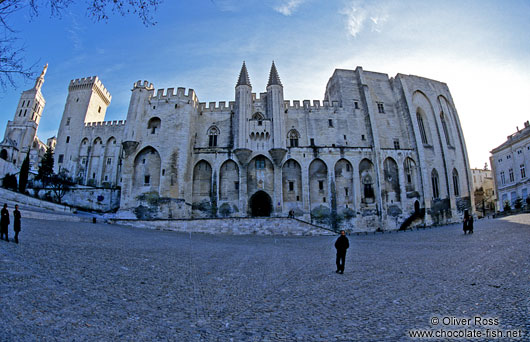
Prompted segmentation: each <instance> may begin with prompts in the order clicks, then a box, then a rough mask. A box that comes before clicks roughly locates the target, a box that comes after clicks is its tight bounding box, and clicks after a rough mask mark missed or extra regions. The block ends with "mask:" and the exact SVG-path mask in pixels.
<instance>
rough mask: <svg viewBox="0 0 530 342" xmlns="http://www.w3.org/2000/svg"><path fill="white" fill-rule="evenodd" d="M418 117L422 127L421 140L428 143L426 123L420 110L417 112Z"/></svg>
mask: <svg viewBox="0 0 530 342" xmlns="http://www.w3.org/2000/svg"><path fill="white" fill-rule="evenodd" d="M416 119H417V120H418V126H419V128H420V135H421V141H422V142H423V143H424V144H428V141H427V134H426V133H425V125H424V124H423V117H422V116H421V113H420V112H419V111H418V112H416Z"/></svg>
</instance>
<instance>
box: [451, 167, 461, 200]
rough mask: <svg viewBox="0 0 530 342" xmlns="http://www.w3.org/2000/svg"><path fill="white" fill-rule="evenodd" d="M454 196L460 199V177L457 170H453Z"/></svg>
mask: <svg viewBox="0 0 530 342" xmlns="http://www.w3.org/2000/svg"><path fill="white" fill-rule="evenodd" d="M452 176H453V177H452V178H453V194H454V195H455V197H460V195H461V192H460V177H459V176H458V171H457V170H456V169H453V174H452Z"/></svg>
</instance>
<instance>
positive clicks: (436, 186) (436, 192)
mask: <svg viewBox="0 0 530 342" xmlns="http://www.w3.org/2000/svg"><path fill="white" fill-rule="evenodd" d="M431 182H432V197H433V198H435V199H436V198H440V182H439V179H438V172H437V171H436V169H434V170H432V173H431Z"/></svg>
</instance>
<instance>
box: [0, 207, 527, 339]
mask: <svg viewBox="0 0 530 342" xmlns="http://www.w3.org/2000/svg"><path fill="white" fill-rule="evenodd" d="M10 229H11V228H10ZM12 234H13V233H12V231H11V230H10V235H11V236H10V237H11V238H12ZM335 239H336V237H333V236H331V237H330V236H327V237H271V236H228V235H205V234H191V235H190V234H183V233H175V232H167V231H157V230H148V229H136V228H129V227H123V226H113V225H104V224H91V223H74V222H67V223H63V222H53V221H43V220H35V219H23V222H22V232H21V234H20V241H21V243H20V244H19V245H16V244H15V243H13V242H10V243H6V242H5V241H0V298H1V301H0V303H1V304H0V340H1V341H150V340H169V341H410V340H412V339H410V338H409V337H408V335H407V332H408V331H409V330H410V329H434V328H437V327H436V326H432V325H431V322H430V320H431V318H432V317H440V318H441V317H445V316H447V317H459V318H472V317H474V316H481V317H493V318H498V319H499V324H498V325H496V326H490V328H494V329H521V330H522V331H523V333H524V334H525V335H524V336H523V337H522V338H521V339H518V340H519V341H528V340H530V337H529V335H528V332H529V331H530V330H529V328H530V326H529V324H530V323H529V317H530V313H529V311H530V310H529V307H530V302H529V298H530V286H529V284H530V271H529V269H530V253H529V246H530V215H528V214H526V215H519V216H513V217H508V218H505V219H485V220H479V221H477V222H476V224H475V233H474V234H473V235H464V234H463V232H462V230H461V226H460V225H449V226H443V227H436V228H432V229H425V230H419V231H418V230H415V231H409V232H401V233H395V232H394V233H390V234H389V233H386V234H376V235H374V234H369V235H351V236H349V239H350V249H349V251H348V254H347V258H346V271H345V274H344V275H339V274H336V273H335V272H334V271H335V264H334V263H335V252H334V248H333V243H334V241H335ZM441 327H442V325H441V324H440V325H439V326H438V328H441ZM448 328H455V329H456V328H462V327H461V326H453V327H448ZM417 340H419V339H417ZM434 340H436V339H434ZM440 340H441V339H440ZM455 340H456V339H455ZM462 340H465V339H459V341H462ZM482 340H485V339H474V341H482ZM497 340H502V341H506V340H508V339H497ZM431 341H433V339H431Z"/></svg>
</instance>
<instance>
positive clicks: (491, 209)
mask: <svg viewBox="0 0 530 342" xmlns="http://www.w3.org/2000/svg"><path fill="white" fill-rule="evenodd" d="M471 175H472V177H473V196H474V198H475V210H476V212H477V215H480V216H482V217H485V216H486V215H489V214H492V213H495V211H496V210H495V207H496V205H497V196H496V191H495V182H494V181H493V176H492V173H491V170H489V169H488V164H487V163H486V165H484V168H483V169H471Z"/></svg>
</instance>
